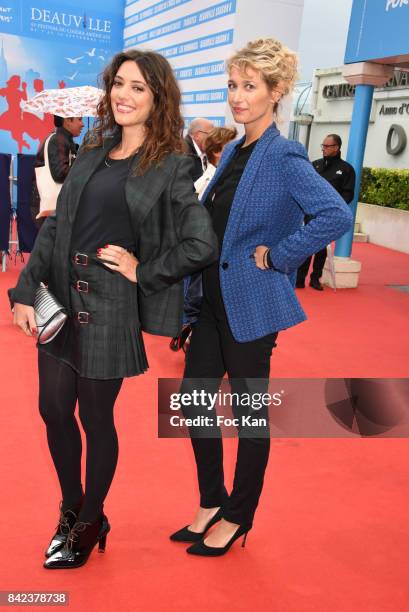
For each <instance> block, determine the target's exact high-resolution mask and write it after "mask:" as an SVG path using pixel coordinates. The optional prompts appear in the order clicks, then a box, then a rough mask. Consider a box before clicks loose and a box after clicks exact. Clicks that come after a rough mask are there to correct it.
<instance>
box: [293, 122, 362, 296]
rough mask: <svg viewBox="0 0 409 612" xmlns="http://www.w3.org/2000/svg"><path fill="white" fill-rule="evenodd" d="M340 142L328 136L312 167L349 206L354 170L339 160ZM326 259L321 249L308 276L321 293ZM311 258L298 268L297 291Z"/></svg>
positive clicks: (336, 135)
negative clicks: (321, 278) (319, 155)
mask: <svg viewBox="0 0 409 612" xmlns="http://www.w3.org/2000/svg"><path fill="white" fill-rule="evenodd" d="M341 146H342V140H341V137H340V136H338V134H329V135H328V136H327V137H326V138H325V140H324V142H323V143H322V145H321V149H322V153H323V156H322V158H321V159H317V160H315V161H314V162H312V165H313V166H314V168H315V169H316V171H317V172H318V174H320V175H321V176H322V177H323V178H325V180H327V181H328V182H329V183H330V184H331V185H332V186H333V187H334V189H336V191H338V193H339V194H340V196H341V197H343V198H344V200H345V202H346V203H347V204H349V203H350V202H352V200H353V199H354V191H355V170H354V169H353V167H352V166H351V164H348V162H346V161H344V160H343V159H341ZM310 220H311V217H308V216H306V217H305V223H308V222H309V221H310ZM326 258H327V249H326V248H325V249H322V251H319V252H318V253H316V254H315V255H314V263H313V269H312V272H311V276H310V287H312V288H313V289H316V290H317V291H322V290H323V286H322V285H321V283H320V277H321V275H322V270H323V269H324V264H325V260H326ZM311 259H312V256H311V257H308V258H307V259H306V260H305V261H304V263H303V264H302V266H300V267H299V268H298V272H297V284H296V287H297V288H298V289H303V288H304V287H305V278H306V276H307V273H308V268H309V267H310V263H311Z"/></svg>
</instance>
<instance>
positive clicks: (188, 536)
mask: <svg viewBox="0 0 409 612" xmlns="http://www.w3.org/2000/svg"><path fill="white" fill-rule="evenodd" d="M222 518H223V510H222V509H221V508H219V510H218V511H217V512H216V514H215V515H214V517H213V518H211V519H210V521H209V522H208V523H207V525H206V527H205V528H204V530H203V531H200V532H197V531H191V530H190V529H189V528H188V527H189V525H186V527H183V528H182V529H179V531H176V532H175V533H172V535H171V536H170V539H171V540H172V542H200V540H201V539H202V538H203V536H204V535H205V533H206V531H208V530H209V529H210V527H212V526H213V525H215V524H216V523H218V522H219V521H221V519H222Z"/></svg>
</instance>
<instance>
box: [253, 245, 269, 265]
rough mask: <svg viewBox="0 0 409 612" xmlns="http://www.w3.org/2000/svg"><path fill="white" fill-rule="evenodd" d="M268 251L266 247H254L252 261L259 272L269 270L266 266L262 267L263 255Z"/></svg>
mask: <svg viewBox="0 0 409 612" xmlns="http://www.w3.org/2000/svg"><path fill="white" fill-rule="evenodd" d="M267 251H268V247H266V246H264V245H260V246H258V247H256V250H255V252H254V254H253V258H254V261H255V262H256V266H257V268H260V270H269V268H268V267H267V266H265V265H264V254H265V253H266V252H267Z"/></svg>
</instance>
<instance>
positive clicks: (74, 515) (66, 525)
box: [45, 502, 81, 557]
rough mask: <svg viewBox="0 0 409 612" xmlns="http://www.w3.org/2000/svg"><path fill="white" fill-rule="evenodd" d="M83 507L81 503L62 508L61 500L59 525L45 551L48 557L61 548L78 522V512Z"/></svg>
mask: <svg viewBox="0 0 409 612" xmlns="http://www.w3.org/2000/svg"><path fill="white" fill-rule="evenodd" d="M80 509H81V504H79V505H78V506H75V507H74V508H72V509H67V510H64V511H63V509H62V502H60V518H59V520H58V525H57V527H56V528H55V533H54V535H53V537H52V538H51V540H50V543H49V545H48V548H47V549H46V551H45V556H46V557H51V555H53V554H54V553H56V552H58V551H59V550H61V549H62V548H63V546H64V544H65V543H66V541H67V538H68V534H69V533H70V531H71V529H72V528H73V527H74V524H75V523H76V522H77V519H78V514H79V511H80Z"/></svg>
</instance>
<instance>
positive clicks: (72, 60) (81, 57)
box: [65, 55, 84, 64]
mask: <svg viewBox="0 0 409 612" xmlns="http://www.w3.org/2000/svg"><path fill="white" fill-rule="evenodd" d="M65 59H66V60H67V62H69V63H70V64H76V63H77V62H79V61H80V60H82V59H84V56H83V55H80V57H66V58H65Z"/></svg>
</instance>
